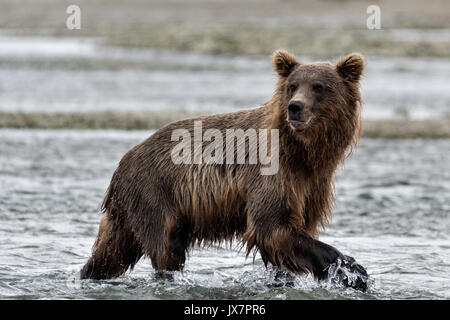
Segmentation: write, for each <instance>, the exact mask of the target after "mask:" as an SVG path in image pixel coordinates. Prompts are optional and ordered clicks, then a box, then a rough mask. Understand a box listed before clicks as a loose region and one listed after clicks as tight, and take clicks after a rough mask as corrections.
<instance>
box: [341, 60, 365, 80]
mask: <svg viewBox="0 0 450 320" xmlns="http://www.w3.org/2000/svg"><path fill="white" fill-rule="evenodd" d="M336 68H337V71H338V73H339V75H340V76H341V77H342V78H344V79H345V80H347V81H350V82H358V81H359V79H361V76H362V74H363V71H364V57H363V56H362V55H361V54H359V53H351V54H349V55H348V56H346V57H344V58H341V59H340V60H339V61H338V62H337V63H336Z"/></svg>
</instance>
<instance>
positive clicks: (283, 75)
mask: <svg viewBox="0 0 450 320" xmlns="http://www.w3.org/2000/svg"><path fill="white" fill-rule="evenodd" d="M273 65H274V68H275V71H276V72H277V74H278V77H279V81H278V85H277V88H276V91H275V97H274V98H275V101H276V104H275V108H276V109H277V110H274V111H275V112H274V114H275V117H276V118H277V119H276V126H277V127H279V128H280V129H281V128H285V129H286V130H288V132H290V133H291V134H292V135H294V136H295V137H296V138H298V139H299V140H302V141H304V142H309V141H315V140H316V141H317V140H319V141H317V142H327V143H331V142H332V141H338V142H339V144H340V145H341V146H342V147H347V146H349V145H350V144H352V143H353V142H356V140H357V139H358V137H359V131H360V121H361V120H360V105H361V96H360V93H359V81H360V79H361V76H362V73H363V69H364V59H363V57H362V56H361V55H360V54H357V53H352V54H350V55H348V56H346V57H344V58H342V59H340V60H339V61H338V62H337V63H336V64H332V63H329V62H314V63H301V62H299V61H297V59H296V57H295V56H294V55H292V54H290V53H289V52H286V51H284V50H278V51H276V52H275V53H274V54H273ZM336 147H337V146H336Z"/></svg>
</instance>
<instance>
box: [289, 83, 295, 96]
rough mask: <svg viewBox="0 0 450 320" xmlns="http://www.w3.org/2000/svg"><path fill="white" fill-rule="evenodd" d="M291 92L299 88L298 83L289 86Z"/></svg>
mask: <svg viewBox="0 0 450 320" xmlns="http://www.w3.org/2000/svg"><path fill="white" fill-rule="evenodd" d="M288 90H289V93H291V94H292V93H294V91H295V90H297V85H296V84H290V85H289V87H288Z"/></svg>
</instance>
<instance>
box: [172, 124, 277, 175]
mask: <svg viewBox="0 0 450 320" xmlns="http://www.w3.org/2000/svg"><path fill="white" fill-rule="evenodd" d="M171 140H172V141H180V140H181V141H180V142H179V143H178V144H176V145H175V147H174V148H173V149H172V151H171V154H170V156H171V158H172V161H173V163H174V164H202V163H205V164H246V163H247V164H251V165H256V164H258V163H259V164H261V168H260V173H261V175H274V174H276V173H277V172H278V169H279V130H278V129H271V130H270V139H269V130H268V129H258V131H257V130H256V129H247V130H245V131H244V130H243V129H226V131H225V140H224V136H223V134H222V131H220V130H219V129H207V130H205V132H204V133H203V127H202V121H201V120H197V121H194V132H193V137H192V136H191V132H190V131H189V130H187V129H176V130H174V131H172V136H171ZM204 141H206V142H210V143H209V144H207V145H206V146H204V145H203V142H204ZM246 141H248V144H247V143H246ZM224 144H225V145H224ZM247 145H248V153H246V150H247V149H246V148H247ZM269 145H270V146H269ZM224 147H225V148H224ZM269 148H270V150H269ZM192 149H193V150H192ZM224 153H225V154H224Z"/></svg>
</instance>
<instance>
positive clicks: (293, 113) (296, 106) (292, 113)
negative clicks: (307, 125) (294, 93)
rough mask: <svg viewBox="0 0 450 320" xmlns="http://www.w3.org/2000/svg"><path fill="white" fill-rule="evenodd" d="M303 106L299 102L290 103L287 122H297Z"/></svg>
mask: <svg viewBox="0 0 450 320" xmlns="http://www.w3.org/2000/svg"><path fill="white" fill-rule="evenodd" d="M304 108H305V105H304V104H303V102H301V101H298V100H296V101H291V102H289V106H288V114H289V120H299V117H300V114H301V113H302V111H303V109H304Z"/></svg>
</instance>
